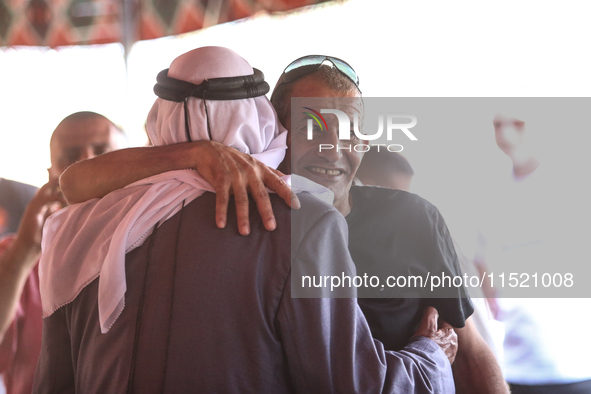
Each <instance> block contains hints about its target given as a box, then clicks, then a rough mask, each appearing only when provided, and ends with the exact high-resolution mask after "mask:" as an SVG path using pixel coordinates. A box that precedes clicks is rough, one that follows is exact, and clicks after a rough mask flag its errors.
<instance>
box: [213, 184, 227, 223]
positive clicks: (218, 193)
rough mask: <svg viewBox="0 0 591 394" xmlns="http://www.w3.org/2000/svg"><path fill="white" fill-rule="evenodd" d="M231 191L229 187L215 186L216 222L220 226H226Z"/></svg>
mask: <svg viewBox="0 0 591 394" xmlns="http://www.w3.org/2000/svg"><path fill="white" fill-rule="evenodd" d="M229 203H230V193H229V191H228V189H227V188H220V189H217V188H215V222H216V224H217V226H218V228H224V227H226V220H227V218H228V204H229Z"/></svg>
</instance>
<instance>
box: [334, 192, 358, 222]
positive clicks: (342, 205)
mask: <svg viewBox="0 0 591 394" xmlns="http://www.w3.org/2000/svg"><path fill="white" fill-rule="evenodd" d="M333 206H334V207H335V208H336V209H337V211H339V212H340V213H341V215H343V216H345V217H347V215H348V214H350V213H351V209H352V208H353V195H352V194H351V192H349V195H348V198H345V199H343V200H341V201H335V202H334V204H333Z"/></svg>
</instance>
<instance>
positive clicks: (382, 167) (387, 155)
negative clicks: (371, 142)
mask: <svg viewBox="0 0 591 394" xmlns="http://www.w3.org/2000/svg"><path fill="white" fill-rule="evenodd" d="M392 172H397V173H400V174H404V175H407V176H409V177H412V176H413V175H414V174H415V172H414V170H413V169H412V166H411V165H410V163H409V162H408V160H407V159H406V158H405V157H404V156H402V155H401V154H400V153H398V152H390V151H388V149H386V147H385V146H380V149H379V151H378V147H377V146H371V147H370V149H369V151H367V152H366V153H365V154H364V155H363V160H361V165H360V166H359V169H358V170H357V174H359V176H360V178H361V177H363V176H364V175H367V176H370V177H373V178H375V176H376V174H377V175H384V174H386V173H392Z"/></svg>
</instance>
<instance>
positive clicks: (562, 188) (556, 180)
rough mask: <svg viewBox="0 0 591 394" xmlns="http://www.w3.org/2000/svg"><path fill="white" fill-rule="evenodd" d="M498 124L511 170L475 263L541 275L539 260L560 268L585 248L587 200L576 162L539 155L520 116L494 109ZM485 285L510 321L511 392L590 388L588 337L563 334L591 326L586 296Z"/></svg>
mask: <svg viewBox="0 0 591 394" xmlns="http://www.w3.org/2000/svg"><path fill="white" fill-rule="evenodd" d="M493 125H494V133H495V141H496V144H497V146H498V148H499V149H500V150H501V151H502V152H503V153H504V154H505V155H506V156H507V157H508V158H509V160H510V163H511V169H512V174H511V175H510V177H507V178H508V179H507V180H506V183H505V184H503V185H497V186H496V187H495V190H492V191H491V192H489V193H488V196H489V200H487V201H486V202H485V203H486V206H484V207H483V208H482V212H483V213H484V218H483V219H482V223H481V229H480V233H479V237H478V238H479V246H478V249H477V251H476V254H475V257H474V262H475V264H476V265H477V266H478V268H479V270H480V271H481V272H489V273H490V272H495V271H497V270H498V271H504V269H507V268H508V267H510V268H511V270H510V271H511V272H516V273H517V274H518V275H520V274H521V273H527V274H533V273H534V272H537V271H538V270H540V272H539V274H540V275H541V274H542V273H543V272H544V271H541V270H542V269H543V268H542V267H544V268H546V267H557V268H553V269H554V270H555V271H554V272H560V268H558V267H560V262H561V261H562V260H564V259H567V260H568V261H569V263H571V262H573V261H578V260H580V259H581V256H585V255H587V251H586V250H582V249H581V248H583V245H584V244H585V243H586V242H587V241H588V239H586V238H584V233H585V231H581V230H582V229H581V228H578V227H576V225H577V223H579V222H583V220H584V219H583V220H582V219H581V218H583V217H584V216H585V207H586V206H588V201H584V200H583V201H581V199H580V193H577V191H576V189H577V187H578V186H577V185H576V184H573V183H570V184H569V181H568V179H572V176H570V175H571V174H573V173H576V171H577V170H578V169H577V168H573V167H569V164H568V160H565V158H564V157H563V158H560V155H559V154H558V152H556V151H555V150H553V151H554V152H553V155H552V156H551V157H547V158H546V159H545V160H542V159H541V155H540V153H541V152H540V151H539V150H537V149H536V145H534V144H532V143H531V138H532V135H531V133H532V132H533V131H534V130H530V129H528V128H527V124H526V122H524V121H523V120H521V119H517V118H513V117H508V116H503V115H497V116H496V117H495V119H494V121H493ZM535 131H537V132H541V131H540V130H535ZM549 159H551V160H549ZM576 182H580V180H579V179H577V180H576ZM582 225H583V226H584V227H587V226H588V222H583V224H582ZM581 238H583V239H581ZM581 263H583V262H582V261H581ZM487 270H488V271H487ZM522 279H523V278H521V279H520V281H521V280H522ZM576 279H577V278H575V280H576ZM578 280H579V282H580V281H581V280H582V278H578ZM530 282H532V281H530ZM528 285H530V286H532V287H533V283H528ZM485 290H486V292H487V293H488V294H487V295H488V296H489V297H490V298H489V300H490V303H491V307H492V309H493V312H494V313H495V316H496V317H497V319H498V320H500V321H501V322H503V323H504V325H505V339H504V357H503V358H504V364H505V365H504V371H505V374H506V378H507V381H508V382H509V383H510V385H511V392H512V393H514V394H550V393H561V394H587V393H591V363H590V362H589V360H588V355H589V354H590V353H591V341H589V340H588V339H587V338H582V339H570V338H569V337H568V334H567V335H565V332H566V333H570V332H572V333H575V332H577V330H578V328H579V327H585V329H586V328H588V327H590V326H591V318H590V313H589V311H590V310H591V302H589V300H588V299H572V298H569V299H566V298H544V299H540V298H537V299H535V298H506V297H503V290H502V288H499V287H498V286H497V287H495V288H490V287H488V288H485ZM495 296H497V298H496V299H495V298H494V297H495Z"/></svg>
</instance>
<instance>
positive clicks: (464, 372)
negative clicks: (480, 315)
mask: <svg viewBox="0 0 591 394" xmlns="http://www.w3.org/2000/svg"><path fill="white" fill-rule="evenodd" d="M455 330H456V332H457V334H458V354H457V356H456V360H455V362H454V364H453V366H452V370H453V373H454V380H455V383H456V392H457V393H458V394H462V393H479V394H480V393H482V394H508V393H509V389H508V387H507V383H506V382H505V379H504V378H503V374H502V372H501V368H500V366H499V363H498V362H497V359H496V357H495V355H494V353H493V352H492V350H491V349H490V348H489V347H488V345H487V344H486V342H485V341H484V340H483V339H482V337H481V336H480V334H479V333H478V331H477V330H476V327H475V326H474V324H473V323H472V321H471V320H470V319H468V320H467V321H466V327H464V328H460V329H458V328H456V329H455Z"/></svg>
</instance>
